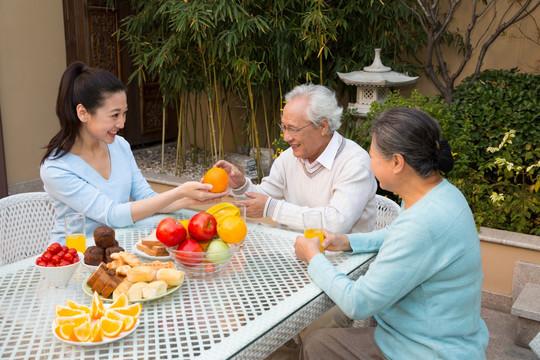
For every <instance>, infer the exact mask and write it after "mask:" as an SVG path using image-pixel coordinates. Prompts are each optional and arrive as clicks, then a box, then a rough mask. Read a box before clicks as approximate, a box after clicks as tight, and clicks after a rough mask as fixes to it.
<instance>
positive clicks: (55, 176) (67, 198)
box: [40, 136, 156, 244]
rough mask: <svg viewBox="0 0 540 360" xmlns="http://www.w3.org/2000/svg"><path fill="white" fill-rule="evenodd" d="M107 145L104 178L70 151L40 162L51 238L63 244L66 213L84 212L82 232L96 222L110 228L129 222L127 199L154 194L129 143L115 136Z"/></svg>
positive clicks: (93, 226) (93, 225)
mask: <svg viewBox="0 0 540 360" xmlns="http://www.w3.org/2000/svg"><path fill="white" fill-rule="evenodd" d="M107 146H108V147H109V154H110V158H111V175H110V177H109V179H108V180H105V179H104V178H103V177H102V176H101V175H100V174H99V173H97V172H96V171H95V170H94V169H93V168H92V167H91V166H90V165H88V164H87V163H86V162H85V161H84V160H83V159H81V158H80V157H79V156H77V155H74V154H71V153H68V154H67V155H65V156H63V157H61V158H60V159H56V160H55V159H52V158H51V157H49V158H48V159H47V160H45V162H44V163H43V165H42V166H41V168H40V175H41V180H42V181H43V184H44V188H45V191H46V192H47V193H49V195H51V197H52V198H53V199H54V207H55V209H56V224H55V226H54V229H53V230H52V233H51V242H59V243H62V244H65V233H64V216H65V215H66V214H69V213H73V212H80V213H84V214H85V216H86V221H85V224H86V236H87V237H89V236H93V232H94V229H95V228H96V227H98V226H100V225H108V226H110V227H113V228H114V227H124V226H129V225H132V224H133V219H132V217H131V203H130V200H133V201H135V200H140V199H145V198H148V197H151V196H154V195H156V192H155V191H154V190H152V188H151V187H150V185H149V184H148V182H147V181H146V179H145V178H144V177H143V176H142V174H141V172H140V170H139V168H138V167H137V163H136V162H135V158H134V157H133V153H132V152H131V148H130V146H129V143H128V142H127V141H126V140H125V139H124V138H122V137H120V136H117V137H116V139H115V141H114V142H113V143H112V144H110V145H107Z"/></svg>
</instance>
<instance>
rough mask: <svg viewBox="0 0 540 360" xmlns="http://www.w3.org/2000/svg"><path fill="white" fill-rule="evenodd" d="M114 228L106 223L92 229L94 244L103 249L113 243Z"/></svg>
mask: <svg viewBox="0 0 540 360" xmlns="http://www.w3.org/2000/svg"><path fill="white" fill-rule="evenodd" d="M115 240H116V239H115V238H114V230H113V229H112V228H110V227H108V226H106V225H102V226H98V227H97V228H96V229H95V230H94V242H95V243H96V246H99V247H102V248H104V249H106V248H108V247H111V246H113V245H114V241H115Z"/></svg>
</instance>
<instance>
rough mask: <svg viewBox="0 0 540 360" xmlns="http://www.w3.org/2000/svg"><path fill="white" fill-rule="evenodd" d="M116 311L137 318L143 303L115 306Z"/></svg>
mask: <svg viewBox="0 0 540 360" xmlns="http://www.w3.org/2000/svg"><path fill="white" fill-rule="evenodd" d="M114 311H115V312H117V313H119V314H122V315H129V316H133V317H134V318H135V319H137V318H138V317H139V315H141V311H142V305H141V303H135V304H133V305H129V306H126V307H121V308H115V309H114Z"/></svg>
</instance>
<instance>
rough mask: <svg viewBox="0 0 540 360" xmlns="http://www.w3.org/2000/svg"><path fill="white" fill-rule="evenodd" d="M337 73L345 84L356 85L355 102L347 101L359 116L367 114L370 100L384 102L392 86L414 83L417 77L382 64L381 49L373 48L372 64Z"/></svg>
mask: <svg viewBox="0 0 540 360" xmlns="http://www.w3.org/2000/svg"><path fill="white" fill-rule="evenodd" d="M337 74H338V76H339V78H340V79H341V81H343V82H344V83H345V84H347V85H354V86H356V102H355V103H349V108H353V109H356V110H357V111H358V113H357V114H356V115H358V116H361V117H366V116H367V113H368V112H369V108H370V106H371V103H372V102H374V101H378V102H380V103H384V102H385V100H386V96H387V95H388V92H389V91H390V90H391V89H392V88H396V87H400V86H405V85H410V84H414V83H415V82H416V79H418V76H415V77H411V76H408V75H406V74H402V73H398V72H395V71H392V69H391V68H389V67H388V66H384V65H383V63H382V62H381V49H375V60H374V61H373V64H371V65H370V66H366V67H364V70H363V71H353V72H349V73H339V72H338V73H337Z"/></svg>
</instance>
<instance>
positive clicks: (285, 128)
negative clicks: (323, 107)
mask: <svg viewBox="0 0 540 360" xmlns="http://www.w3.org/2000/svg"><path fill="white" fill-rule="evenodd" d="M309 125H313V124H312V123H309V124H307V125H306V126H302V127H301V128H299V129H293V128H290V127H288V126H283V124H279V128H280V129H281V131H283V132H285V131H286V132H288V133H289V134H297V133H298V132H299V131H300V130H302V129H305V128H307V127H308V126H309Z"/></svg>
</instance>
